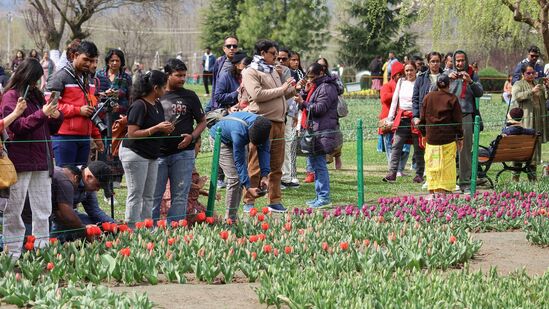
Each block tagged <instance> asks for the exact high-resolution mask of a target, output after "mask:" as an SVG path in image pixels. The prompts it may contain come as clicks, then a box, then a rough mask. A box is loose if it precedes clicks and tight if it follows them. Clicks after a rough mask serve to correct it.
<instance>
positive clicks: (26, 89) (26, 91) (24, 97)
mask: <svg viewBox="0 0 549 309" xmlns="http://www.w3.org/2000/svg"><path fill="white" fill-rule="evenodd" d="M29 88H30V85H27V88H25V94H23V100H26V99H27V95H28V94H29Z"/></svg>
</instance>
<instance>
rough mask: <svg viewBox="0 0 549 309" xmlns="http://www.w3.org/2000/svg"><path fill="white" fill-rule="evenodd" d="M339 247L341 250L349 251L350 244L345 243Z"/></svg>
mask: <svg viewBox="0 0 549 309" xmlns="http://www.w3.org/2000/svg"><path fill="white" fill-rule="evenodd" d="M339 247H340V248H341V250H343V251H346V250H347V249H349V243H348V242H346V241H344V242H342V243H340V244H339Z"/></svg>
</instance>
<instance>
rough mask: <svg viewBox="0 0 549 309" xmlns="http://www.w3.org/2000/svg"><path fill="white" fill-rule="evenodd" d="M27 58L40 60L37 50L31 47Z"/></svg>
mask: <svg viewBox="0 0 549 309" xmlns="http://www.w3.org/2000/svg"><path fill="white" fill-rule="evenodd" d="M29 58H34V59H36V60H38V61H40V55H39V54H38V51H37V50H36V49H32V50H31V51H30V53H29Z"/></svg>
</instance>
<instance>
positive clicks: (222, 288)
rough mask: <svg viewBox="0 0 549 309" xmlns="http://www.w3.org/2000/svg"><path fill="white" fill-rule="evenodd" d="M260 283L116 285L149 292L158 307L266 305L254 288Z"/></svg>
mask: <svg viewBox="0 0 549 309" xmlns="http://www.w3.org/2000/svg"><path fill="white" fill-rule="evenodd" d="M257 285H258V284H257V283H234V284H214V285H207V284H173V283H170V284H158V285H153V286H135V287H113V288H112V289H113V291H115V292H118V293H120V292H128V293H132V292H135V293H147V295H148V297H149V299H150V300H151V301H153V302H154V303H155V305H156V306H155V308H165V309H168V308H169V309H176V308H186V309H187V308H188V309H198V308H232V309H237V308H238V309H255V308H265V307H266V306H265V305H261V304H260V303H259V300H258V298H257V295H256V294H255V292H254V290H253V288H254V287H255V286H257Z"/></svg>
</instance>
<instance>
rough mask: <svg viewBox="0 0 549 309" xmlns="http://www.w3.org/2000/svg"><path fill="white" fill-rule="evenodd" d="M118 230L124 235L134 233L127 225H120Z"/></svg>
mask: <svg viewBox="0 0 549 309" xmlns="http://www.w3.org/2000/svg"><path fill="white" fill-rule="evenodd" d="M118 230H119V231H120V233H124V232H129V233H131V232H132V230H131V229H130V228H129V227H128V225H127V224H120V225H119V226H118Z"/></svg>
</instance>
